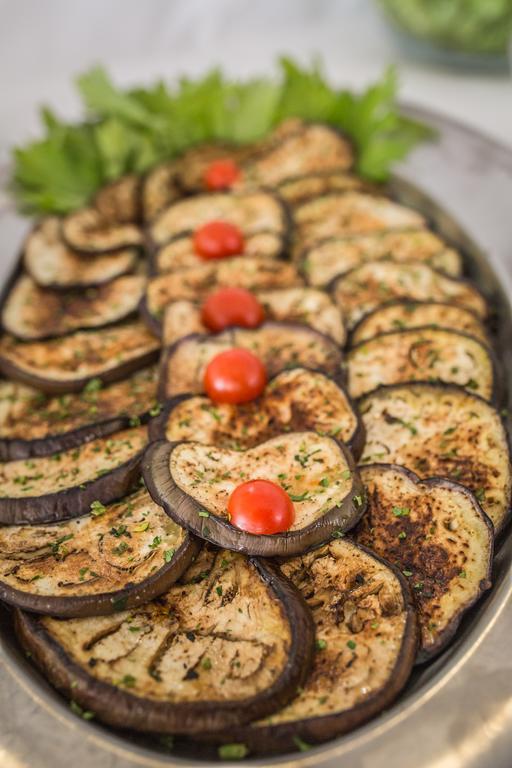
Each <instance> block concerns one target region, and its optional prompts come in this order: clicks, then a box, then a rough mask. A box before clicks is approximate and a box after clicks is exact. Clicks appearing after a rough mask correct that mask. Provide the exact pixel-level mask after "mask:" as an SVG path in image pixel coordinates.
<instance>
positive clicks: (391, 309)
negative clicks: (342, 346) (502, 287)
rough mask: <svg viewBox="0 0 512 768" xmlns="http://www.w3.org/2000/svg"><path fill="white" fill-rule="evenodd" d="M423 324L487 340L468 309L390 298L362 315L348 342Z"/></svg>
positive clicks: (474, 316)
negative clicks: (387, 301) (390, 300)
mask: <svg viewBox="0 0 512 768" xmlns="http://www.w3.org/2000/svg"><path fill="white" fill-rule="evenodd" d="M425 325H430V326H432V327H433V328H448V329H450V330H452V331H459V332H460V333H467V334H469V335H470V336H473V337H474V338H475V339H479V340H480V341H481V342H483V343H484V344H486V343H487V341H488V339H487V334H486V332H485V328H484V326H483V324H482V321H481V320H480V318H479V317H478V316H477V315H475V314H474V312H471V311H470V310H469V309H465V308H464V307H458V306H455V305H453V304H448V303H446V302H442V301H392V302H390V303H389V304H384V305H383V306H381V307H377V309H374V310H373V312H370V313H369V314H368V315H365V317H363V319H362V320H360V321H359V323H358V324H357V325H356V327H355V328H354V330H353V331H352V334H351V342H352V344H353V345H355V344H360V343H361V342H362V341H368V339H373V337H374V336H378V335H379V334H381V333H387V332H388V331H399V330H406V329H407V328H422V327H423V326H425Z"/></svg>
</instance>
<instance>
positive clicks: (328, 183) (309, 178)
mask: <svg viewBox="0 0 512 768" xmlns="http://www.w3.org/2000/svg"><path fill="white" fill-rule="evenodd" d="M354 190H363V191H371V190H370V189H369V184H368V183H367V182H365V181H363V179H360V178H359V177H358V176H352V175H351V174H349V173H346V172H343V171H324V172H323V173H310V174H306V175H304V176H298V177H297V176H296V177H293V178H291V179H285V180H284V181H283V182H281V183H280V184H279V185H278V187H277V192H278V194H279V196H280V197H282V198H283V200H284V201H285V203H286V204H287V205H288V206H290V208H292V209H293V208H296V207H298V206H300V205H303V204H304V203H306V202H309V201H310V200H314V199H316V198H317V197H324V195H328V194H330V193H331V192H348V191H354Z"/></svg>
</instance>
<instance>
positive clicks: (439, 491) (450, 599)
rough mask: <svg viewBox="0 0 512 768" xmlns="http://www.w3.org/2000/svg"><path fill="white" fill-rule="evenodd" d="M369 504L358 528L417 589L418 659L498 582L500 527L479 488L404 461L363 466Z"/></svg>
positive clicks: (441, 644) (362, 539)
mask: <svg viewBox="0 0 512 768" xmlns="http://www.w3.org/2000/svg"><path fill="white" fill-rule="evenodd" d="M361 478H362V480H363V482H364V484H365V487H366V491H367V497H368V507H367V510H366V512H365V515H364V518H363V519H362V520H361V522H360V523H359V525H358V527H357V530H356V531H355V532H354V534H353V536H354V539H355V541H356V542H357V543H358V544H363V545H365V546H367V547H369V548H370V549H372V550H374V551H375V552H376V553H377V554H378V555H381V557H384V558H385V559H386V560H388V561H389V562H390V563H393V565H396V566H397V567H398V568H400V570H401V571H402V573H403V574H404V575H405V576H406V577H407V578H408V579H409V581H410V584H411V586H412V589H413V595H414V600H415V603H416V607H417V611H418V620H419V625H420V630H421V644H420V654H419V660H421V661H426V660H427V659H429V658H431V657H432V656H434V655H436V654H437V653H439V652H440V651H441V650H442V649H443V648H445V647H446V645H447V643H448V642H449V641H450V640H451V638H452V637H453V635H454V634H455V631H456V629H457V627H458V625H459V622H460V620H461V618H462V616H463V615H464V613H465V612H466V611H467V609H468V608H470V607H471V606H472V605H473V604H474V603H475V602H476V601H477V600H478V598H479V597H480V595H481V594H482V592H483V591H484V590H486V589H489V588H490V586H491V581H490V579H491V569H492V554H493V538H494V534H493V527H492V523H491V522H490V520H489V518H488V517H487V515H486V514H484V512H483V511H482V509H481V507H480V506H479V504H478V502H477V501H476V499H475V497H474V496H473V494H472V493H470V492H469V491H468V490H467V489H466V488H463V487H462V486H461V485H458V484H457V483H453V482H452V481H450V480H442V479H440V478H431V479H429V480H424V481H421V480H420V479H419V478H418V477H417V475H415V474H413V473H412V472H409V471H408V470H406V469H404V468H403V467H396V466H392V465H386V464H372V465H370V466H367V467H362V468H361Z"/></svg>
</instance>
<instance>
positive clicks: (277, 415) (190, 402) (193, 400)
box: [149, 368, 364, 457]
mask: <svg viewBox="0 0 512 768" xmlns="http://www.w3.org/2000/svg"><path fill="white" fill-rule="evenodd" d="M149 430H150V432H149V434H150V439H151V440H163V439H165V440H168V441H169V442H172V443H174V442H182V441H184V440H194V441H196V442H199V443H203V444H205V445H210V444H211V445H216V446H218V447H219V448H230V449H232V450H245V449H247V448H253V447H254V446H255V445H258V444H259V443H262V442H264V441H265V440H268V439H269V438H271V437H275V436H277V435H280V434H283V433H285V432H305V431H312V432H318V434H321V435H331V436H332V437H337V438H338V439H339V440H342V441H343V442H344V443H345V444H346V445H347V446H348V447H349V448H350V450H351V451H352V453H353V454H354V455H355V456H356V457H359V456H360V454H361V451H362V449H363V445H364V431H363V429H362V422H361V419H360V417H359V415H358V413H357V411H356V410H355V408H354V407H353V405H352V403H351V402H350V399H349V397H348V396H347V393H346V392H345V390H344V388H343V386H342V385H341V383H340V381H339V380H336V379H332V378H330V377H329V376H326V375H325V374H323V373H319V372H318V371H308V370H306V369H305V368H294V369H293V370H291V371H283V372H282V373H279V374H278V375H277V376H275V377H274V378H273V379H272V381H270V382H269V384H267V387H266V389H265V392H264V393H263V395H262V396H261V397H259V398H258V399H257V400H253V401H252V402H250V403H244V404H242V405H229V404H227V403H223V404H219V405H216V406H214V405H213V404H212V402H211V400H210V399H209V398H208V397H202V396H196V397H194V396H190V397H187V396H185V397H183V396H178V397H176V398H174V399H173V400H171V402H170V403H168V404H167V405H166V406H165V408H164V409H163V411H162V413H161V414H160V415H159V416H158V417H157V418H156V419H153V420H152V422H151V423H150V426H149Z"/></svg>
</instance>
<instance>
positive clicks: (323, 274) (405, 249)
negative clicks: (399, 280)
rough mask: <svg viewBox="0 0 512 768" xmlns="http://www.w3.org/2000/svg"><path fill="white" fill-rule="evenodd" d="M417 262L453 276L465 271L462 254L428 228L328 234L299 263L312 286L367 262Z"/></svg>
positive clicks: (322, 285) (301, 255)
mask: <svg viewBox="0 0 512 768" xmlns="http://www.w3.org/2000/svg"><path fill="white" fill-rule="evenodd" d="M382 260H383V261H392V262H395V263H397V264H401V263H403V262H418V263H420V264H427V265H428V266H430V267H433V268H434V269H438V270H440V271H441V272H444V273H445V274H447V275H450V276H451V277H459V276H460V275H461V273H462V258H461V255H460V253H458V251H456V250H455V249H453V248H450V247H449V246H448V245H447V244H446V243H445V242H444V241H443V240H441V238H440V237H439V236H438V235H436V234H434V232H430V231H429V230H428V229H423V228H420V229H418V228H416V229H404V230H398V231H396V230H391V231H389V232H386V231H384V232H376V233H373V234H364V235H351V236H346V237H340V236H338V237H327V238H325V239H324V240H321V241H319V242H317V243H315V244H314V245H312V246H310V247H309V248H306V250H305V251H304V252H303V253H302V254H300V256H299V263H300V266H301V269H302V271H303V272H304V274H305V275H306V277H307V281H308V283H309V285H314V286H316V287H318V288H322V287H324V286H326V285H328V284H329V283H330V282H331V280H333V278H335V277H337V276H338V275H343V274H345V273H346V272H349V271H350V270H351V269H355V268H356V267H360V266H361V265H362V264H364V263H366V262H367V261H382Z"/></svg>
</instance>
